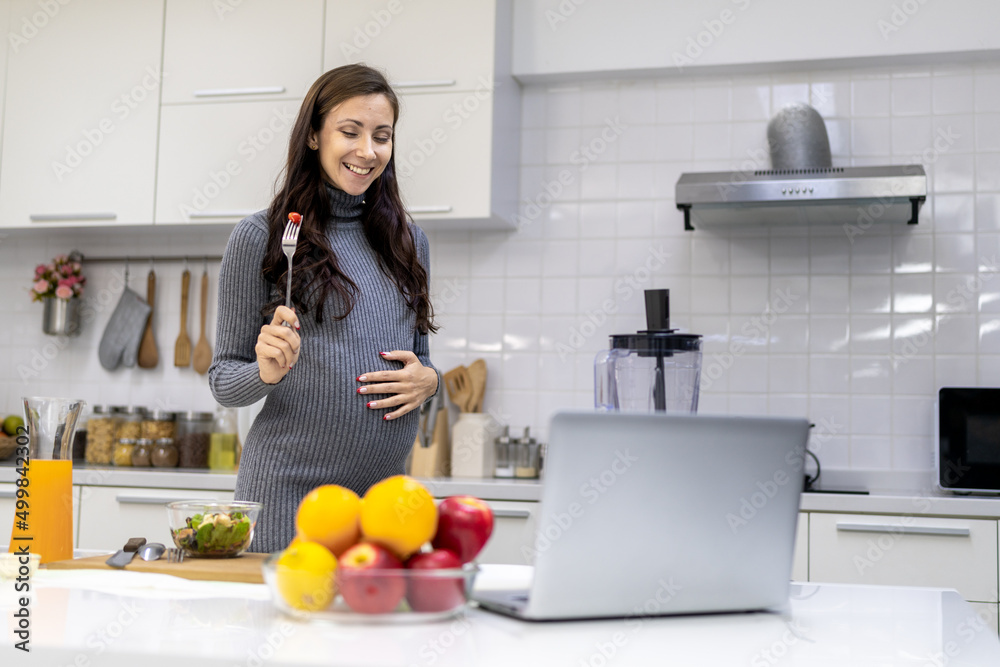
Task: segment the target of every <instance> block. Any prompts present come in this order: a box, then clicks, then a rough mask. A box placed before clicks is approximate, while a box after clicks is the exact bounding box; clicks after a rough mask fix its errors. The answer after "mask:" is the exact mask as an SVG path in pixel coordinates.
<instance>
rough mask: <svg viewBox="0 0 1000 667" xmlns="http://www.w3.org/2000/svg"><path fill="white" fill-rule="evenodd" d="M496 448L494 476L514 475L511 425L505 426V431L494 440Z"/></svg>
mask: <svg viewBox="0 0 1000 667" xmlns="http://www.w3.org/2000/svg"><path fill="white" fill-rule="evenodd" d="M494 448H495V449H496V457H495V459H496V460H495V465H494V468H493V476H494V477H504V478H508V477H513V476H514V459H513V458H512V457H511V439H510V426H504V427H503V433H501V434H500V437H498V438H497V439H496V441H495V442H494Z"/></svg>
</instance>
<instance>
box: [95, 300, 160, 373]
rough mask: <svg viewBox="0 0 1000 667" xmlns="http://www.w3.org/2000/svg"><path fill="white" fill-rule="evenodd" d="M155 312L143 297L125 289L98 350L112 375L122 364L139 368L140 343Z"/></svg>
mask: <svg viewBox="0 0 1000 667" xmlns="http://www.w3.org/2000/svg"><path fill="white" fill-rule="evenodd" d="M151 310H152V309H151V308H150V307H149V304H148V303H146V302H145V300H143V298H142V297H141V296H139V295H138V294H136V293H135V292H133V291H132V290H130V289H129V288H128V287H126V288H125V291H123V292H122V296H121V298H120V299H119V300H118V305H117V306H115V312H113V313H111V319H110V320H108V325H107V326H106V327H104V335H103V336H101V344H100V345H99V346H98V348H97V357H98V359H100V360H101V366H103V367H104V368H105V369H107V370H109V371H113V370H114V369H116V368H118V366H119V364H124V365H125V366H129V367H131V366H135V362H136V358H137V357H138V356H139V342H140V341H141V340H142V332H143V330H144V329H145V328H146V320H147V319H149V313H150V311H151Z"/></svg>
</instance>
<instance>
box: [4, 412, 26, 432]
mask: <svg viewBox="0 0 1000 667" xmlns="http://www.w3.org/2000/svg"><path fill="white" fill-rule="evenodd" d="M22 426H24V420H23V419H21V418H20V417H18V416H17V415H11V416H9V417H7V418H6V419H4V420H3V432H4V433H6V434H7V435H17V429H18V428H20V427H22Z"/></svg>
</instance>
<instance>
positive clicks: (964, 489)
mask: <svg viewBox="0 0 1000 667" xmlns="http://www.w3.org/2000/svg"><path fill="white" fill-rule="evenodd" d="M937 440H938V455H937V466H936V467H937V477H938V486H939V487H940V488H941V489H943V490H945V491H954V492H956V493H1000V389H997V388H987V387H942V388H941V389H940V390H939V391H938V418H937Z"/></svg>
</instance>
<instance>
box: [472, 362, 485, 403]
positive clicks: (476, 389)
mask: <svg viewBox="0 0 1000 667" xmlns="http://www.w3.org/2000/svg"><path fill="white" fill-rule="evenodd" d="M469 387H470V392H469V394H470V398H469V404H470V406H471V407H470V408H469V412H482V411H483V395H484V394H485V393H486V361H485V360H483V359H476V360H475V361H473V362H472V363H471V364H469Z"/></svg>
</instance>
